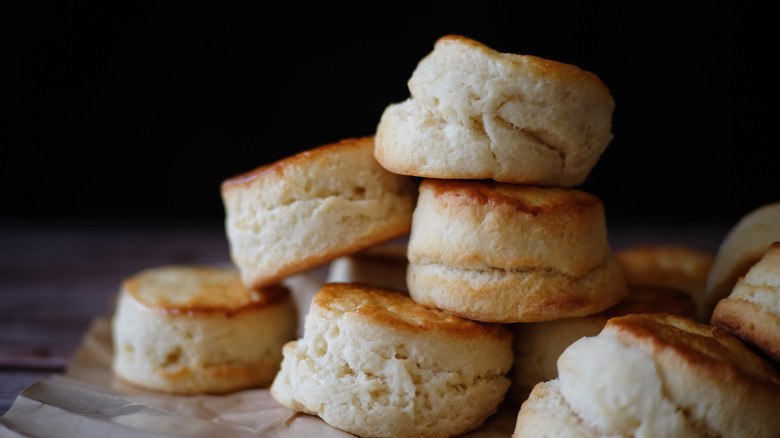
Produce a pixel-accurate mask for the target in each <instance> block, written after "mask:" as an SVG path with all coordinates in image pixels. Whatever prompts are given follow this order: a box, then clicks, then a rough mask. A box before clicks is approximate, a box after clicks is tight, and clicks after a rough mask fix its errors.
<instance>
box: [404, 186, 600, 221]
mask: <svg viewBox="0 0 780 438" xmlns="http://www.w3.org/2000/svg"><path fill="white" fill-rule="evenodd" d="M419 190H420V191H421V192H422V191H424V190H426V191H427V190H430V191H432V192H433V195H434V197H435V198H436V199H437V201H438V202H440V203H442V204H445V205H451V206H453V207H462V206H487V207H489V208H491V209H493V210H495V209H505V210H509V211H511V212H514V213H522V214H526V215H530V216H538V215H540V214H543V213H544V214H555V215H559V214H562V213H563V212H571V213H574V214H581V213H583V212H586V211H603V208H604V206H603V204H602V202H601V200H600V199H599V198H597V197H596V196H594V195H591V194H590V193H586V192H583V191H580V190H575V189H564V188H560V187H538V186H531V185H522V184H507V183H501V182H496V181H490V180H484V181H482V180H480V181H476V180H445V179H426V180H423V181H422V182H421V183H420V186H419Z"/></svg>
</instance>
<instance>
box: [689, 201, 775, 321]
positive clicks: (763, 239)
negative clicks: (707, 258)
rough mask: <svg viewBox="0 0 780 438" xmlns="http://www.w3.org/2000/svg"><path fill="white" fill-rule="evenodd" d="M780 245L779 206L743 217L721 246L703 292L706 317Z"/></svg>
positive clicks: (754, 211)
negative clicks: (761, 260)
mask: <svg viewBox="0 0 780 438" xmlns="http://www.w3.org/2000/svg"><path fill="white" fill-rule="evenodd" d="M775 241H780V202H776V203H772V204H766V205H764V206H761V207H759V208H757V209H755V210H752V211H751V212H749V213H748V214H746V215H745V216H743V217H742V218H741V219H740V220H739V221H738V222H737V223H736V224H735V225H734V226H733V227H732V228H731V229H730V230H729V231H728V233H727V234H726V237H725V238H724V239H723V241H722V242H721V244H720V247H719V248H718V251H717V253H716V254H715V260H714V262H713V264H712V269H711V270H710V274H709V276H708V277H707V287H706V288H705V291H704V300H705V302H704V304H705V312H706V314H707V315H708V317H709V316H711V315H712V311H713V310H714V309H715V306H716V305H717V304H718V301H720V300H721V299H723V298H726V297H727V296H728V295H729V294H730V293H731V290H732V288H733V287H734V285H735V284H736V283H737V279H739V277H741V276H743V275H745V273H746V272H747V271H748V269H750V267H751V266H753V265H754V264H755V263H756V262H757V261H758V259H760V258H761V256H762V255H763V254H764V252H766V250H767V248H769V245H771V244H772V242H775Z"/></svg>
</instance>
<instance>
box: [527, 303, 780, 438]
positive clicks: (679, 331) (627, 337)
mask: <svg viewBox="0 0 780 438" xmlns="http://www.w3.org/2000/svg"><path fill="white" fill-rule="evenodd" d="M778 406H780V373H778V371H777V370H776V369H775V368H773V367H772V366H771V365H770V364H769V363H768V362H767V361H765V360H764V359H762V358H761V357H760V356H758V355H756V354H755V353H753V352H752V351H751V350H750V349H749V348H747V347H746V346H745V344H743V343H742V342H741V341H740V340H739V339H737V338H736V337H734V336H732V335H731V334H729V333H728V332H726V331H725V330H723V329H721V328H719V327H714V326H710V325H706V324H700V323H697V322H695V321H693V320H691V319H688V318H685V317H681V316H678V315H670V314H631V315H625V316H619V317H614V318H611V319H610V320H609V321H608V322H607V324H606V325H605V327H604V329H603V330H602V331H601V332H600V333H599V334H598V335H597V336H592V337H586V338H582V339H580V340H578V341H576V342H575V343H573V344H572V345H570V346H569V347H568V348H567V349H566V350H565V351H564V352H563V354H561V356H560V358H559V359H558V378H557V379H553V380H550V381H547V382H543V383H539V384H538V385H536V386H535V387H534V390H533V391H532V393H531V395H530V396H529V398H528V400H527V401H526V402H525V403H523V405H522V407H521V408H520V412H519V413H518V417H517V424H516V427H515V431H514V434H513V437H514V438H521V437H534V438H538V437H551V436H587V437H623V436H637V437H638V436H659V437H668V438H673V437H680V438H690V437H700V438H706V437H715V436H722V437H726V436H750V437H775V436H777V431H778V430H779V429H780V416H778V415H777V407H778Z"/></svg>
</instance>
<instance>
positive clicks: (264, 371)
mask: <svg viewBox="0 0 780 438" xmlns="http://www.w3.org/2000/svg"><path fill="white" fill-rule="evenodd" d="M297 321H298V313H297V311H296V308H295V304H294V303H293V300H292V298H291V295H290V292H289V290H288V289H287V288H284V287H282V286H278V285H272V286H268V287H265V288H262V289H259V290H248V289H246V288H245V287H244V286H243V285H242V283H241V279H240V277H239V274H238V272H237V271H236V270H235V269H233V268H222V267H205V266H183V265H166V266H160V267H156V268H150V269H147V270H144V271H141V272H139V273H137V274H135V275H133V276H131V277H129V278H127V279H126V280H124V281H123V282H122V287H121V290H120V293H119V297H118V300H117V306H116V311H115V314H114V316H113V319H112V336H113V348H114V356H113V371H114V373H115V374H116V376H118V377H120V378H121V379H122V380H125V381H127V382H131V383H133V384H136V385H139V386H142V387H145V388H148V389H153V390H159V391H164V392H172V393H180V394H198V393H224V392H228V391H233V390H238V389H244V388H250V387H256V386H263V385H267V384H269V383H271V381H272V380H273V378H274V376H275V375H276V372H277V371H278V369H279V364H280V363H281V361H282V347H283V346H284V344H285V343H286V342H288V341H290V340H291V339H295V334H296V327H297Z"/></svg>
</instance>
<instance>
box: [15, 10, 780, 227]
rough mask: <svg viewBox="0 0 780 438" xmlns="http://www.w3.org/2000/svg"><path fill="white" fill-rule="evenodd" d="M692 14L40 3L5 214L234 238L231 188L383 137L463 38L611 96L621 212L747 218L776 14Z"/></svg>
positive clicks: (763, 174)
mask: <svg viewBox="0 0 780 438" xmlns="http://www.w3.org/2000/svg"><path fill="white" fill-rule="evenodd" d="M682 3H683V2H680V4H675V3H669V4H667V3H661V2H586V1H581V2H564V3H560V2H524V1H515V2H511V3H510V2H487V1H483V2H464V1H458V2H429V3H423V2H418V3H411V2H409V3H403V2H397V3H390V2H380V3H374V4H369V3H363V4H360V5H359V6H351V7H339V6H338V5H334V4H331V3H318V4H315V5H314V6H304V5H303V4H299V3H297V2H295V3H291V4H290V5H288V6H280V5H274V6H268V3H261V2H240V3H233V4H232V5H225V4H223V3H217V2H214V3H213V4H211V5H202V4H195V3H192V4H186V3H183V4H181V5H177V6H171V5H167V6H166V5H162V4H159V3H158V4H152V3H150V4H141V3H133V4H130V5H125V6H119V5H117V4H116V3H114V2H102V3H97V2H95V3H92V2H90V3H69V2H27V3H25V6H24V7H23V8H22V9H20V10H15V11H8V12H7V13H5V14H3V21H4V22H3V28H4V29H5V31H6V32H5V34H6V37H4V38H3V43H2V44H3V52H4V53H5V56H3V63H4V64H5V67H4V68H3V70H4V71H5V72H6V73H8V74H6V75H5V77H6V78H5V79H3V82H2V87H3V97H2V99H0V100H1V101H2V123H3V128H2V135H3V137H4V138H3V143H4V144H3V148H2V150H3V152H2V176H0V178H2V184H3V191H2V194H3V199H2V202H1V203H0V219H1V220H5V221H22V222H34V223H47V224H57V223H73V222H85V223H142V224H160V225H164V224H174V225H176V224H217V226H221V222H222V220H223V218H224V213H223V210H222V204H221V199H220V197H219V184H220V182H221V181H222V180H224V179H225V178H227V177H230V176H232V175H235V174H237V173H241V172H244V171H247V170H250V169H252V168H255V167H257V166H259V165H261V164H265V163H268V162H271V161H275V160H277V159H279V158H282V157H285V156H288V155H291V154H293V153H296V152H299V151H302V150H305V149H309V148H312V147H316V146H319V145H323V144H327V143H331V142H334V141H337V140H340V139H343V138H347V137H354V136H362V135H370V134H372V133H373V132H374V129H375V127H376V123H377V121H378V119H379V116H380V115H381V113H382V111H383V109H384V108H385V106H386V105H388V104H389V103H393V102H398V101H401V100H403V99H405V98H406V97H407V96H408V90H407V88H406V81H407V79H408V78H409V76H410V75H411V73H412V71H413V70H414V67H415V65H416V64H417V62H418V61H419V60H420V59H421V58H422V57H423V56H425V55H426V54H427V53H429V52H430V51H431V50H432V48H433V43H434V42H435V40H436V39H437V38H438V37H440V36H442V35H445V34H448V33H455V34H461V35H465V36H468V37H471V38H474V39H476V40H479V41H481V42H483V43H485V44H487V45H489V46H491V47H493V48H495V49H498V50H501V51H508V52H514V53H523V54H531V55H536V56H540V57H545V58H549V59H554V60H558V61H562V62H567V63H571V64H575V65H577V66H579V67H581V68H583V69H585V70H589V71H592V72H594V73H596V74H597V75H598V76H599V77H600V78H601V79H602V80H603V81H604V82H605V83H606V84H607V86H608V87H609V88H610V90H611V92H612V94H613V96H614V98H615V101H616V105H617V106H616V111H615V114H614V117H613V132H614V134H615V138H614V140H613V141H612V143H611V144H610V146H609V147H608V148H607V150H606V152H605V153H604V155H603V156H602V158H601V160H600V161H599V163H598V164H597V165H596V167H595V168H594V169H593V171H592V172H591V174H590V176H589V178H588V180H587V181H586V182H585V183H584V184H583V185H582V186H581V188H582V189H583V190H587V191H589V192H591V193H594V194H596V195H597V196H599V197H600V198H601V199H602V200H603V201H604V203H605V206H606V208H607V215H608V217H613V218H614V217H625V218H629V219H630V218H642V219H648V220H656V219H657V220H664V221H669V222H671V223H674V222H675V221H677V220H693V221H696V220H706V219H714V218H718V219H723V220H725V221H734V220H736V218H738V217H739V216H741V215H743V214H745V213H746V212H747V211H749V210H752V209H753V208H756V207H758V206H759V205H762V204H765V203H769V202H775V201H780V193H778V188H780V184H778V182H780V179H778V172H777V162H776V158H775V157H776V155H777V154H776V153H775V152H774V151H776V150H777V146H776V144H775V140H774V132H775V130H776V124H777V121H776V117H775V115H776V113H777V111H776V109H775V105H776V104H775V103H774V102H773V99H774V98H773V96H772V94H774V89H773V88H774V87H775V86H776V83H777V79H775V77H774V76H775V69H774V67H772V66H773V65H774V61H773V58H774V57H776V55H777V54H776V52H777V49H776V42H777V38H776V37H775V32H774V31H773V30H772V28H771V27H770V26H771V24H770V23H771V18H772V16H773V15H772V14H769V13H768V12H767V11H764V10H760V9H756V8H755V7H753V8H751V7H749V6H747V2H745V4H746V5H745V6H740V4H741V3H739V2H721V1H712V2H702V5H701V6H697V7H694V6H681V4H682ZM109 5H110V6H109ZM610 215H611V216H610Z"/></svg>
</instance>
